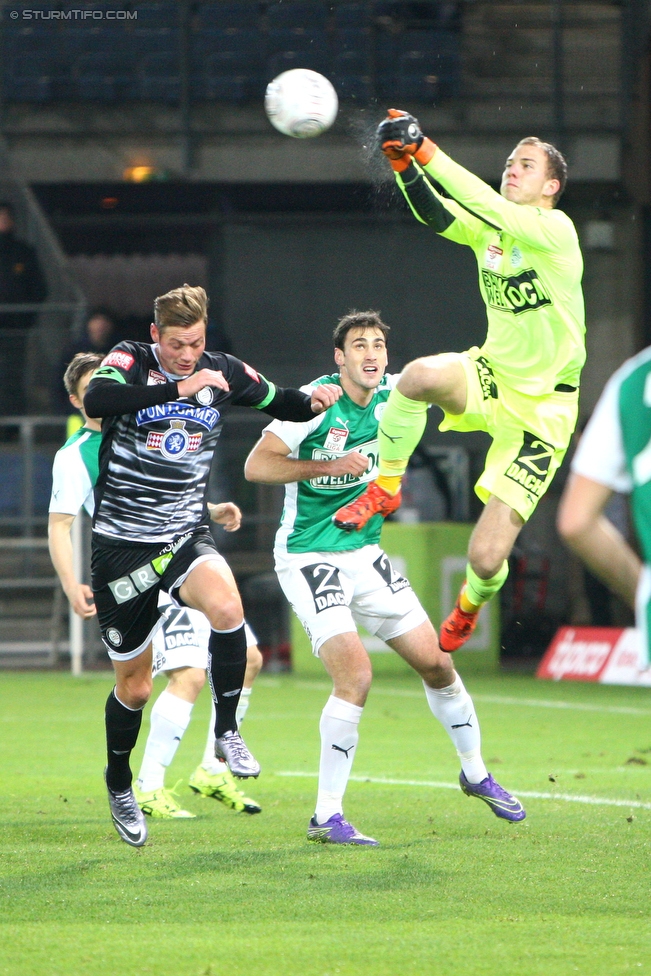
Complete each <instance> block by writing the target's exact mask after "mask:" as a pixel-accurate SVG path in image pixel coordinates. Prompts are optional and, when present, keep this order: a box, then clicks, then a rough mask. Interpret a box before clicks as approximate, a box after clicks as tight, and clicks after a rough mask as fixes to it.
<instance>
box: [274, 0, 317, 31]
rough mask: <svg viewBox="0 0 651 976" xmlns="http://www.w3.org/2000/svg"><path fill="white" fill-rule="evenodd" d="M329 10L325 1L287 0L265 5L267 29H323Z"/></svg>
mask: <svg viewBox="0 0 651 976" xmlns="http://www.w3.org/2000/svg"><path fill="white" fill-rule="evenodd" d="M328 19H329V11H328V7H327V5H326V4H325V3H316V2H310V0H289V2H287V3H283V2H281V3H272V4H270V5H269V6H268V7H267V22H268V25H269V30H283V29H285V30H291V29H293V28H303V29H304V30H312V31H325V30H326V29H327V26H328Z"/></svg>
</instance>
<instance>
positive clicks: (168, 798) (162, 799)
mask: <svg viewBox="0 0 651 976" xmlns="http://www.w3.org/2000/svg"><path fill="white" fill-rule="evenodd" d="M180 782H181V781H180V780H179V783H180ZM179 783H177V784H176V786H175V787H174V789H173V790H166V789H165V787H163V788H162V789H160V790H152V792H151V793H142V792H141V791H140V790H139V789H138V787H137V786H134V788H133V793H134V796H135V798H136V803H137V804H138V806H139V807H140V809H141V810H142V812H143V813H146V814H147V816H149V817H157V818H159V819H161V820H191V819H194V818H195V817H196V813H190V811H189V810H183V809H182V808H181V805H180V804H179V803H177V802H176V799H175V798H176V787H177V786H178V785H179Z"/></svg>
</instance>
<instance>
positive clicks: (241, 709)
mask: <svg viewBox="0 0 651 976" xmlns="http://www.w3.org/2000/svg"><path fill="white" fill-rule="evenodd" d="M252 691H253V688H242V691H241V693H240V700H239V703H238V706H237V711H236V712H235V719H236V721H237V727H238V729H239V727H240V725H241V724H242V722H243V721H244V716H245V715H246V713H247V711H248V709H249V704H250V701H251V692H252Z"/></svg>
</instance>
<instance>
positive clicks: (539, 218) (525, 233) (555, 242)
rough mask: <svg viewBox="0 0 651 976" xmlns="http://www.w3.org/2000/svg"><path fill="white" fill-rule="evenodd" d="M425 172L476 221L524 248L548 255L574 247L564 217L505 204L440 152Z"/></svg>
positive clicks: (516, 204)
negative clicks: (478, 220) (483, 222)
mask: <svg viewBox="0 0 651 976" xmlns="http://www.w3.org/2000/svg"><path fill="white" fill-rule="evenodd" d="M424 169H425V172H426V173H428V174H429V176H431V177H432V178H433V179H435V180H437V182H439V183H440V184H441V185H442V186H443V187H444V189H445V190H446V191H447V192H448V193H449V194H450V195H451V196H452V197H454V199H455V200H456V201H457V203H460V204H461V206H462V207H467V208H468V209H469V210H471V211H472V212H473V213H474V214H476V215H477V217H480V218H482V219H483V220H485V221H486V222H487V223H489V224H492V225H493V226H495V227H496V228H497V229H498V230H502V231H506V233H508V234H510V235H511V236H512V237H515V239H516V240H519V241H522V243H523V244H527V245H529V246H530V247H533V248H535V249H537V250H539V251H550V252H552V251H556V252H557V251H559V250H560V249H562V248H563V247H566V246H567V245H568V244H570V243H571V244H573V245H574V246H576V236H575V232H574V227H573V225H572V223H571V222H570V221H569V220H568V219H567V218H566V217H565V216H564V215H559V214H558V212H556V211H554V210H547V209H545V208H540V207H526V206H522V205H521V204H518V203H511V201H510V200H505V199H504V197H502V196H501V195H500V194H499V193H497V192H496V191H495V190H493V189H492V187H490V186H488V184H487V183H484V181H483V180H480V179H479V177H478V176H475V175H474V174H473V173H469V172H468V170H467V169H464V168H463V166H459V164H458V163H455V162H454V160H452V159H450V157H449V156H446V154H445V153H444V152H443V151H442V150H441V149H437V150H436V152H435V153H434V155H433V156H432V159H431V160H430V162H429V163H427V165H426V166H425V167H424ZM559 216H560V217H561V219H559Z"/></svg>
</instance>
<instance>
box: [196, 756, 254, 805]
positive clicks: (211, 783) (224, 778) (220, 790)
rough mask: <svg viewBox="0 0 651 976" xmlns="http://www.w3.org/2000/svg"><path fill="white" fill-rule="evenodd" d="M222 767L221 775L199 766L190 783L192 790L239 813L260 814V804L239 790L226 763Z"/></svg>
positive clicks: (221, 764)
mask: <svg viewBox="0 0 651 976" xmlns="http://www.w3.org/2000/svg"><path fill="white" fill-rule="evenodd" d="M220 766H223V770H222V771H221V772H219V773H209V772H208V771H207V770H206V769H204V768H203V766H197V768H196V769H195V771H194V772H193V774H192V776H191V777H190V779H189V781H188V786H189V787H190V789H191V790H194V792H195V793H200V794H201V795H202V796H212V797H214V799H215V800H219V801H220V803H223V804H224V805H225V806H227V807H228V808H229V809H230V810H236V811H237V812H238V813H260V811H261V810H262V807H261V806H260V804H259V803H256V802H255V800H252V799H251V798H250V797H249V796H245V795H244V793H242V791H241V790H238V788H237V784H236V783H235V778H234V776H233V774H232V773H231V771H230V769H229V768H228V766H227V765H226V763H220Z"/></svg>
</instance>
